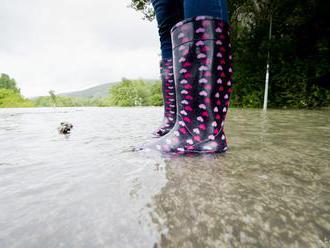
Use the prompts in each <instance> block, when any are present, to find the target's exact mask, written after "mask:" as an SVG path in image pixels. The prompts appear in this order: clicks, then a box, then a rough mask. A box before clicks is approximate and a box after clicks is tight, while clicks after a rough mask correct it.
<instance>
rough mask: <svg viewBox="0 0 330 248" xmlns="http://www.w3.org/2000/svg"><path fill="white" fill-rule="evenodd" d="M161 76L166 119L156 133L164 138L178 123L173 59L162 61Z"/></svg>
mask: <svg viewBox="0 0 330 248" xmlns="http://www.w3.org/2000/svg"><path fill="white" fill-rule="evenodd" d="M160 75H161V81H162V91H163V99H164V118H163V121H162V124H161V126H160V127H159V128H158V129H157V131H155V132H154V135H155V136H157V137H161V136H164V135H165V134H167V133H168V132H169V131H171V129H172V128H173V126H174V124H175V121H176V99H175V84H174V74H173V61H172V59H162V60H161V62H160Z"/></svg>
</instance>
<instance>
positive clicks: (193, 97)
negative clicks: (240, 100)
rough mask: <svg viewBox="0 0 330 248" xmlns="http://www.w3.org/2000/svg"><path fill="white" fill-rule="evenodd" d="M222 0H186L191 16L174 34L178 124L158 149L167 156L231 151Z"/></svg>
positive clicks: (226, 32) (228, 53) (229, 89)
mask: <svg viewBox="0 0 330 248" xmlns="http://www.w3.org/2000/svg"><path fill="white" fill-rule="evenodd" d="M222 1H223V0H217V1H216V0H199V1H198V0H185V4H184V6H185V10H186V11H187V13H188V14H186V13H185V16H187V17H188V18H186V19H185V20H184V21H181V22H179V23H177V24H176V25H175V26H174V27H173V28H172V30H171V36H172V48H173V65H174V74H175V86H176V100H177V115H176V119H177V120H176V124H175V125H174V127H173V129H172V130H171V131H170V132H169V134H167V135H166V136H165V137H163V138H162V139H160V140H159V141H158V142H157V143H156V144H153V145H152V147H157V149H159V150H160V151H162V152H170V153H180V154H182V153H213V152H224V151H226V150H227V140H226V136H225V133H224V122H225V117H226V114H227V111H228V107H229V99H230V94H231V92H232V73H233V69H232V55H231V45H230V41H229V25H228V21H227V20H226V14H224V12H227V10H226V9H221V8H222V6H223V4H222V3H223V2H222ZM190 8H191V9H190ZM190 15H193V16H190Z"/></svg>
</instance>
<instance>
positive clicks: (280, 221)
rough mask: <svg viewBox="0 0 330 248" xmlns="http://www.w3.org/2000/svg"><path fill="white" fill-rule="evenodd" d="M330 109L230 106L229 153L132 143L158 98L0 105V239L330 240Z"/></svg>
mask: <svg viewBox="0 0 330 248" xmlns="http://www.w3.org/2000/svg"><path fill="white" fill-rule="evenodd" d="M329 114H330V111H289V110H286V111H283V110H271V111H268V112H267V114H265V113H263V112H262V111H260V110H240V109H231V110H230V112H229V114H228V120H227V123H226V132H227V135H228V140H229V147H230V150H229V151H228V152H227V153H226V154H225V155H208V156H198V157H167V156H166V157H163V156H160V155H159V154H145V153H141V152H133V151H132V146H134V145H135V144H142V143H145V142H148V141H149V140H151V139H152V138H151V136H150V132H151V131H152V130H153V128H155V127H156V126H157V124H158V122H159V120H160V118H161V115H162V111H161V108H60V109H51V108H44V109H33V108H32V109H0V247H10V248H11V247H24V248H29V247H116V248H117V247H118V248H120V247H198V248H199V247H299V248H300V247H330V182H329V178H330V168H329V158H330V142H329V140H330V125H329V124H330V122H329V116H330V115H329ZM61 121H69V122H71V123H73V125H74V129H73V132H72V134H71V135H70V136H63V135H59V134H58V133H57V130H56V128H57V126H58V125H59V124H60V122H61Z"/></svg>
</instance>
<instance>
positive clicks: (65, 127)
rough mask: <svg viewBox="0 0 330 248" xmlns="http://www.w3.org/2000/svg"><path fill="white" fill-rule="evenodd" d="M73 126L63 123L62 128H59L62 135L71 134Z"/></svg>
mask: <svg viewBox="0 0 330 248" xmlns="http://www.w3.org/2000/svg"><path fill="white" fill-rule="evenodd" d="M72 128H73V125H72V124H71V123H69V122H61V124H60V126H59V127H58V128H57V130H58V132H59V133H60V134H70V133H71V130H72Z"/></svg>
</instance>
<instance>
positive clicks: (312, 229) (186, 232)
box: [150, 111, 330, 247]
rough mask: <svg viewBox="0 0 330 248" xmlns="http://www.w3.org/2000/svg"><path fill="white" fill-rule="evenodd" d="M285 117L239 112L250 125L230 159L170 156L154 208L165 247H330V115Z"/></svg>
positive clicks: (239, 135) (238, 135) (246, 125)
mask: <svg viewBox="0 0 330 248" xmlns="http://www.w3.org/2000/svg"><path fill="white" fill-rule="evenodd" d="M277 113H278V114H282V113H281V111H277ZM236 114H237V112H236ZM283 114H284V116H283V117H284V118H287V119H286V121H287V122H286V121H285V119H283V120H282V122H279V123H277V122H274V119H273V118H275V119H279V120H280V118H276V117H275V116H274V115H272V113H271V114H270V116H267V115H265V114H261V115H259V114H258V113H251V115H252V116H251V115H250V117H247V116H243V115H238V114H237V115H236V117H235V119H236V121H237V122H238V123H240V124H241V125H242V126H243V125H244V129H245V130H237V131H238V132H237V133H235V132H233V133H231V135H232V143H233V144H232V149H231V151H230V152H229V153H227V154H226V155H225V156H219V155H218V156H207V157H194V158H183V157H178V158H175V159H168V160H166V161H165V162H166V164H167V167H166V178H167V180H168V182H167V184H166V186H165V187H163V188H162V190H161V192H160V193H158V194H157V195H155V196H154V197H153V201H152V204H151V210H150V211H151V216H152V219H153V221H154V223H156V224H157V226H158V228H159V232H160V233H161V239H160V241H159V245H160V247H329V245H330V244H329V240H330V194H329V193H330V184H329V180H328V179H329V176H330V175H329V144H328V142H329V139H328V140H326V141H325V140H324V136H329V132H328V128H329V126H323V124H327V123H326V122H324V120H327V118H325V119H323V118H320V119H319V120H315V119H314V120H313V119H310V120H309V119H305V118H307V117H309V116H308V115H310V114H311V113H308V112H307V113H303V114H301V113H299V112H296V115H295V116H294V118H292V117H291V118H290V117H289V113H288V114H286V113H285V112H284V113H283ZM242 117H243V118H242ZM250 118H251V119H250ZM302 119H304V121H303V122H300V121H302ZM249 121H251V123H250V122H249ZM317 121H319V124H320V126H318V127H317V126H315V128H316V129H318V128H320V130H324V129H327V132H325V133H324V132H315V130H314V129H313V128H311V126H310V124H311V123H317ZM309 122H310V123H309ZM284 127H285V128H284ZM234 128H235V126H234ZM252 129H253V131H252ZM308 130H309V131H308ZM231 131H232V130H231ZM308 133H310V134H311V135H310V136H309V137H308V138H307V137H306V136H308ZM274 134H276V135H274ZM324 141H325V142H327V143H324ZM325 148H327V149H326V151H327V153H326V154H324V153H323V154H322V152H324V151H325V150H324V149H325ZM327 245H328V246H327Z"/></svg>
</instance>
